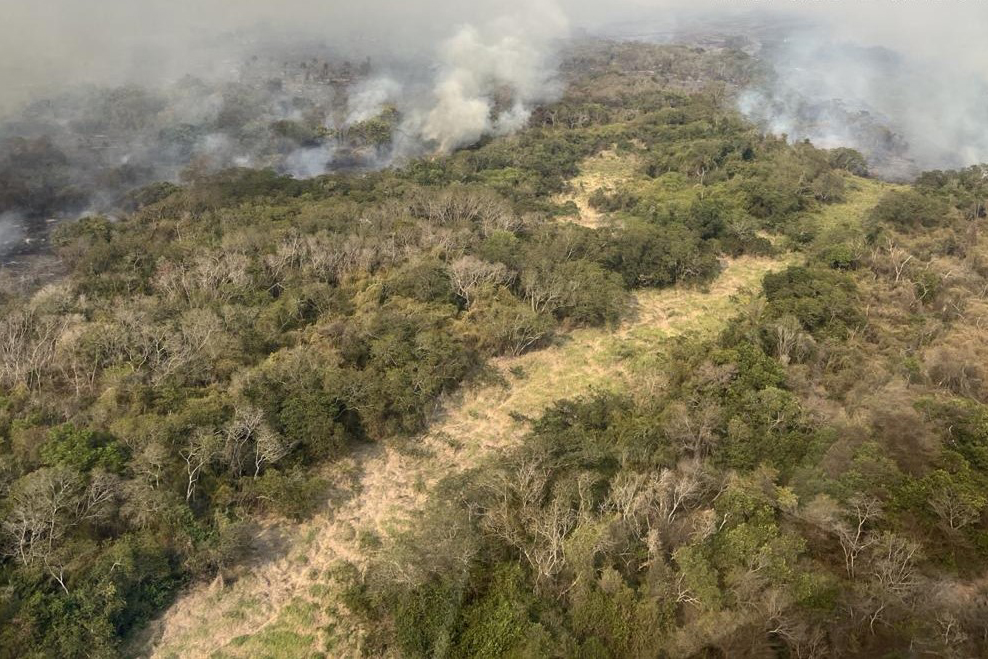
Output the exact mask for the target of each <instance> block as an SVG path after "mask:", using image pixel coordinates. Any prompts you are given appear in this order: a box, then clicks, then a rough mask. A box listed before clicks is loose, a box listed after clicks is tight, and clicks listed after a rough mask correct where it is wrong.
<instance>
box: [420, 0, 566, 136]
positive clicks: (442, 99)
mask: <svg viewBox="0 0 988 659" xmlns="http://www.w3.org/2000/svg"><path fill="white" fill-rule="evenodd" d="M567 27H568V26H567V21H566V18H565V16H564V15H563V14H562V12H561V11H560V10H559V8H558V6H556V5H555V4H554V3H537V4H536V5H534V6H533V7H532V9H531V10H530V11H529V12H528V13H526V14H524V15H523V16H522V17H519V18H507V17H506V18H501V19H498V20H495V21H493V22H492V23H490V24H488V25H484V26H481V27H477V26H474V25H466V26H464V27H462V28H461V29H460V30H459V31H458V32H457V33H456V34H455V35H454V36H452V37H451V38H450V39H448V40H447V41H446V42H445V43H444V44H443V45H442V46H441V48H440V57H439V61H440V68H439V74H438V77H437V80H436V82H435V87H434V89H433V97H434V105H433V106H432V107H431V108H429V109H428V110H427V111H425V112H420V113H417V114H415V115H413V117H411V119H410V125H411V126H414V127H415V128H417V131H418V132H419V133H420V134H421V135H422V137H423V138H424V139H425V140H426V141H428V142H432V143H435V144H436V145H437V148H438V150H439V151H441V152H448V151H451V150H453V149H455V148H457V147H460V146H464V145H467V144H472V143H474V142H476V141H477V140H479V139H480V138H481V137H483V136H484V135H486V134H495V133H505V132H508V131H511V130H515V129H517V128H519V127H520V126H522V125H524V122H525V121H526V120H527V118H528V115H529V113H530V111H531V108H532V106H533V104H536V103H539V102H544V101H547V100H550V99H552V98H554V97H555V96H557V95H558V94H559V92H560V87H559V85H558V83H557V82H556V81H555V80H554V71H555V69H554V67H553V66H552V61H551V60H552V53H553V46H554V44H555V42H556V40H558V39H560V38H562V37H563V36H564V35H565V34H566V31H567ZM501 88H503V89H504V90H505V91H507V92H508V93H510V95H511V97H512V106H511V107H510V108H509V109H506V110H505V111H504V112H502V113H501V114H500V115H497V114H495V110H496V107H495V94H496V93H497V92H498V91H499V89H501Z"/></svg>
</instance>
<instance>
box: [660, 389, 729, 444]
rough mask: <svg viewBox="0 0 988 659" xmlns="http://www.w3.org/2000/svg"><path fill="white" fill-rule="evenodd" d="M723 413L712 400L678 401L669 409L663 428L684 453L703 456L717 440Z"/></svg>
mask: <svg viewBox="0 0 988 659" xmlns="http://www.w3.org/2000/svg"><path fill="white" fill-rule="evenodd" d="M721 416H722V414H721V410H720V408H719V407H718V406H717V405H715V404H713V403H707V402H705V401H696V402H695V403H694V404H693V405H688V404H687V403H684V402H680V401H676V402H674V403H672V404H670V405H669V407H668V409H667V410H666V413H665V419H664V422H663V424H662V429H663V431H664V432H665V433H666V435H667V436H668V437H669V439H670V440H671V441H672V442H673V443H674V444H675V445H677V446H678V447H679V448H680V450H682V451H683V452H684V453H686V454H688V455H691V456H694V457H703V456H705V455H707V453H709V452H710V449H711V448H713V446H714V445H715V444H716V442H717V434H716V430H717V426H718V425H719V423H720V419H721Z"/></svg>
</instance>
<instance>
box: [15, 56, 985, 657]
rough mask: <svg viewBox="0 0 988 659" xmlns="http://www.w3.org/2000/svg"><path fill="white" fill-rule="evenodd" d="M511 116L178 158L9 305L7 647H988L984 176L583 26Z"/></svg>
mask: <svg viewBox="0 0 988 659" xmlns="http://www.w3.org/2000/svg"><path fill="white" fill-rule="evenodd" d="M562 71H563V73H564V75H565V77H566V79H565V82H566V85H567V86H566V92H565V93H564V94H563V96H562V97H561V99H560V100H558V101H557V102H555V103H552V104H547V105H545V106H544V107H541V108H540V109H539V110H538V111H536V112H535V113H534V114H533V115H532V117H531V119H530V120H529V122H528V124H527V125H526V126H525V127H524V128H523V129H521V130H519V131H518V132H516V133H514V134H511V135H504V136H500V137H495V138H484V139H483V140H481V141H480V142H479V143H478V144H475V145H473V146H471V147H470V148H466V149H461V150H458V151H455V152H454V153H452V154H450V155H448V156H435V157H429V158H418V159H412V160H410V161H408V162H407V163H405V164H403V165H402V166H396V167H389V168H386V169H382V170H379V171H361V172H348V173H335V174H328V175H323V176H318V177H315V178H311V179H293V178H289V177H286V176H280V175H278V174H276V173H275V172H273V171H270V170H251V169H228V170H223V171H221V172H219V173H210V172H198V173H197V172H190V173H189V174H188V181H187V182H186V183H185V184H183V185H181V186H179V185H171V184H158V185H154V186H152V187H150V188H146V189H144V190H143V191H141V192H140V193H139V194H135V195H134V196H133V199H134V205H135V208H134V210H133V211H132V212H131V213H130V214H129V215H127V216H126V217H123V218H121V219H120V220H119V221H112V220H111V219H109V218H106V217H101V216H95V217H89V218H86V219H82V220H79V221H77V222H74V223H66V224H63V225H61V226H59V227H58V228H57V229H56V230H55V232H54V235H53V237H52V244H53V245H54V249H55V253H56V255H57V257H58V259H59V263H60V266H59V268H61V269H64V271H65V273H66V274H65V275H64V276H59V277H57V278H56V280H55V281H54V282H53V283H46V284H45V285H44V286H42V287H40V288H38V287H34V288H32V287H31V286H26V285H24V284H23V283H21V284H18V285H14V284H12V283H8V284H5V285H4V288H3V290H2V291H0V305H2V314H0V493H2V494H3V504H2V519H3V525H2V533H3V537H4V548H5V558H4V561H3V563H2V571H0V656H11V657H13V656H18V657H47V656H65V657H72V656H107V657H109V656H118V655H121V654H123V655H134V656H147V655H150V656H160V657H186V656H190V657H192V656H216V657H226V656H229V657H248V656H249V657H255V656H271V657H283V656H284V657H290V656H298V657H309V656H375V657H377V656H394V657H399V656H400V657H406V656H407V657H419V656H421V657H426V656H429V657H431V656H441V657H501V656H515V657H522V656H525V657H529V656H549V657H650V656H654V657H718V656H724V657H735V656H752V657H754V656H780V657H822V656H848V657H868V656H879V655H882V654H889V655H890V656H894V655H896V654H905V653H908V652H914V653H920V652H921V653H929V654H932V655H935V656H957V657H967V656H978V655H979V654H983V653H985V652H988V645H986V640H985V639H986V638H988V623H986V620H988V573H986V568H988V513H986V510H988V407H986V403H988V380H986V375H985V373H984V372H983V371H984V366H983V365H984V364H985V363H986V357H988V343H986V335H985V330H984V329H983V323H984V314H985V313H986V312H988V301H986V294H988V249H986V247H985V245H984V244H983V241H982V240H981V237H980V232H981V231H982V230H983V229H984V227H985V221H986V218H985V202H986V200H988V182H986V181H988V179H986V177H985V175H984V173H983V170H982V169H981V168H980V167H974V168H970V169H968V170H962V171H956V172H929V173H926V174H924V175H922V176H921V177H920V178H919V179H918V180H917V181H916V182H915V183H913V184H911V185H893V184H890V183H883V182H881V181H878V180H876V179H874V178H870V177H868V175H867V174H868V173H867V166H866V163H865V162H864V158H863V157H862V156H861V155H860V154H858V153H857V152H855V151H852V150H850V149H833V150H824V149H818V148H816V147H814V146H813V145H812V144H810V143H808V142H800V143H795V144H792V143H789V142H787V141H786V140H785V139H783V138H782V137H778V136H773V135H765V134H763V133H762V132H761V131H760V130H758V129H757V128H756V127H755V126H753V125H751V124H750V123H748V122H747V121H745V120H744V119H743V117H741V115H740V114H739V113H738V111H737V109H736V107H737V103H736V98H737V93H738V92H739V90H741V89H743V88H744V86H745V85H747V84H748V83H749V82H750V81H752V80H754V79H757V78H758V77H759V76H760V75H763V72H761V70H760V68H759V65H758V64H757V62H755V61H754V60H752V59H751V58H750V57H748V56H747V55H745V54H744V53H743V52H741V51H737V50H734V49H732V48H729V47H715V48H711V49H708V50H704V49H702V48H690V47H685V46H675V45H673V46H653V45H645V44H624V43H622V44H614V43H606V42H603V43H602V42H588V43H581V44H578V45H576V46H574V47H573V48H572V49H571V51H570V52H569V54H568V59H567V60H566V61H565V62H564V64H563V66H562Z"/></svg>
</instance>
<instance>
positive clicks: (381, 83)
mask: <svg viewBox="0 0 988 659" xmlns="http://www.w3.org/2000/svg"><path fill="white" fill-rule="evenodd" d="M402 91H403V86H402V84H401V83H400V82H398V81H397V80H395V79H393V78H391V77H390V76H381V77H376V78H371V79H370V80H365V81H363V82H360V83H358V84H357V85H355V86H354V87H353V88H352V89H351V90H350V96H349V98H347V116H346V123H347V124H357V123H360V122H362V121H367V120H368V119H373V118H374V117H376V116H378V115H379V114H381V112H382V111H383V110H384V106H385V105H387V104H389V103H390V104H397V103H399V102H400V101H401V98H402Z"/></svg>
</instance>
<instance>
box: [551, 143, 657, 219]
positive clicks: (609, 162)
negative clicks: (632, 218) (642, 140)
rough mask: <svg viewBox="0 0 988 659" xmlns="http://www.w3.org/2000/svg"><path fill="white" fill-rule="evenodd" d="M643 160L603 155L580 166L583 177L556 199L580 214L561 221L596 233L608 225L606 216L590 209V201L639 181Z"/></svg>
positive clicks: (631, 155) (633, 156)
mask: <svg viewBox="0 0 988 659" xmlns="http://www.w3.org/2000/svg"><path fill="white" fill-rule="evenodd" d="M640 164H641V163H640V159H639V157H638V156H637V155H636V154H634V153H618V152H617V151H616V150H606V151H601V152H600V153H598V154H597V155H595V156H593V157H591V158H587V159H586V160H584V161H583V162H581V163H580V173H579V175H577V176H576V178H573V179H572V180H570V182H569V191H568V192H564V193H562V194H558V195H556V196H555V197H554V198H553V202H555V203H557V204H560V205H562V204H565V203H567V202H570V201H571V202H573V203H574V204H575V205H576V208H577V213H576V214H574V215H571V216H567V217H563V218H560V219H562V220H568V221H570V222H573V223H574V224H582V225H583V226H585V227H589V228H591V229H596V228H597V227H599V226H602V225H603V224H604V220H605V215H604V214H603V213H601V212H600V211H598V210H597V209H596V208H594V207H593V206H591V205H590V197H591V196H592V195H593V193H595V192H597V191H598V190H604V191H610V192H613V191H614V190H615V188H617V187H618V186H619V185H621V184H622V183H627V182H628V181H631V180H632V179H634V178H635V177H636V172H637V170H638V168H639V166H640Z"/></svg>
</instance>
